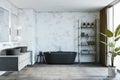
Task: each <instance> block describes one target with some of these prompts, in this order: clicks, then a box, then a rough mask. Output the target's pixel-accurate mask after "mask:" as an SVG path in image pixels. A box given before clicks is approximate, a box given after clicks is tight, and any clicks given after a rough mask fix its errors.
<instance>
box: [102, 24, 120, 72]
mask: <svg viewBox="0 0 120 80" xmlns="http://www.w3.org/2000/svg"><path fill="white" fill-rule="evenodd" d="M100 34H101V35H103V36H105V37H106V38H107V39H111V40H109V41H107V42H104V41H100V42H101V43H103V44H105V45H106V46H108V48H109V52H108V54H110V57H111V65H110V66H109V67H108V69H111V68H110V67H114V58H115V57H116V56H117V55H120V46H119V47H118V46H116V45H117V42H118V41H119V39H120V25H118V27H117V28H116V29H115V31H113V32H112V31H110V30H109V29H106V30H105V33H100ZM108 71H109V70H108Z"/></svg>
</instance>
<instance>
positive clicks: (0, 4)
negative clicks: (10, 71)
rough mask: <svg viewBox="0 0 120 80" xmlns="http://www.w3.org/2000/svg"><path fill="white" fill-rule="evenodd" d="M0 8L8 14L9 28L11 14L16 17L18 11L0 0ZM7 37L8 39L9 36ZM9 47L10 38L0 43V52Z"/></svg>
mask: <svg viewBox="0 0 120 80" xmlns="http://www.w3.org/2000/svg"><path fill="white" fill-rule="evenodd" d="M0 7H2V8H4V9H6V10H7V11H8V12H9V27H11V19H12V17H11V15H12V14H15V15H17V10H18V9H17V8H16V7H15V6H14V5H12V4H11V3H10V2H8V1H7V0H0ZM3 33H4V32H3ZM8 37H10V35H9V36H8ZM9 47H13V45H12V43H11V40H10V38H9V41H8V42H0V50H1V49H4V48H9ZM3 73H4V71H0V75H1V74H3Z"/></svg>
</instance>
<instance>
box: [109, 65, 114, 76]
mask: <svg viewBox="0 0 120 80" xmlns="http://www.w3.org/2000/svg"><path fill="white" fill-rule="evenodd" d="M115 76H116V67H115V66H114V67H111V66H109V67H108V77H115Z"/></svg>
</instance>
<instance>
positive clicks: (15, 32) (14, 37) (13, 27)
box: [11, 14, 17, 42]
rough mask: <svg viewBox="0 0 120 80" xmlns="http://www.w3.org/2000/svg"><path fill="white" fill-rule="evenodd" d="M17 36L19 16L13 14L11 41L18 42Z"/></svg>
mask: <svg viewBox="0 0 120 80" xmlns="http://www.w3.org/2000/svg"><path fill="white" fill-rule="evenodd" d="M16 36H17V15H15V14H12V15H11V40H12V41H13V42H15V41H16Z"/></svg>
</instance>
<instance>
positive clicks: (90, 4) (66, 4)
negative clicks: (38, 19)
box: [8, 0, 114, 11]
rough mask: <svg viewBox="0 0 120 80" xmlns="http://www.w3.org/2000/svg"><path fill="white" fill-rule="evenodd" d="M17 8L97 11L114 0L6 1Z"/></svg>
mask: <svg viewBox="0 0 120 80" xmlns="http://www.w3.org/2000/svg"><path fill="white" fill-rule="evenodd" d="M8 1H10V2H11V3H12V4H14V5H15V6H16V7H18V8H32V9H35V10H38V11H98V10H100V9H101V8H103V7H105V6H107V5H108V4H110V3H111V2H112V1H114V0H8Z"/></svg>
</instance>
